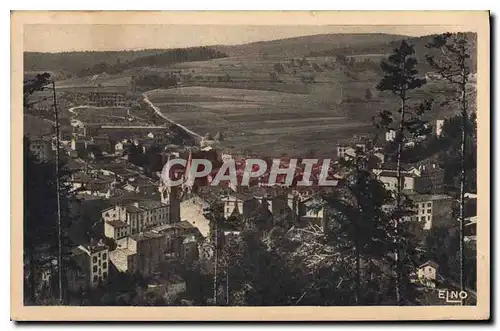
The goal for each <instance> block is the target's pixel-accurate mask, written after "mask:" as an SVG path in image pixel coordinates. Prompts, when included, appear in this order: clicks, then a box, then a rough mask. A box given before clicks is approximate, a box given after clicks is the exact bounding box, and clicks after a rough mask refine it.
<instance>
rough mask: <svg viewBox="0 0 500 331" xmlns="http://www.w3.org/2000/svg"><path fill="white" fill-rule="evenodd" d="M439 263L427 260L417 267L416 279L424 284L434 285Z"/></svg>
mask: <svg viewBox="0 0 500 331" xmlns="http://www.w3.org/2000/svg"><path fill="white" fill-rule="evenodd" d="M438 269H439V265H438V264H437V263H436V262H434V261H431V260H429V261H427V262H425V263H423V264H421V265H420V266H419V267H418V268H417V277H418V280H419V281H420V282H421V283H422V284H423V285H425V286H429V287H435V286H436V279H437V275H438Z"/></svg>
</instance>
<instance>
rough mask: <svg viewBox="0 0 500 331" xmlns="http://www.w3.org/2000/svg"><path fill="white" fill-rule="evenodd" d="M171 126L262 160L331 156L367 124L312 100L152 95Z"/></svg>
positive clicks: (266, 94)
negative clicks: (217, 138)
mask: <svg viewBox="0 0 500 331" xmlns="http://www.w3.org/2000/svg"><path fill="white" fill-rule="evenodd" d="M149 99H150V100H151V102H152V103H154V104H155V105H156V106H157V107H159V108H160V110H161V111H162V113H163V114H164V115H165V116H167V117H168V118H170V119H171V120H173V121H175V122H177V123H179V124H182V125H184V126H186V127H188V128H189V129H191V130H193V131H194V132H196V133H198V134H200V135H205V133H207V132H208V133H210V134H211V135H215V134H216V133H217V132H219V131H220V132H222V133H223V135H224V137H225V143H224V144H225V145H226V146H227V147H231V148H235V149H240V150H245V151H248V152H255V153H260V154H263V155H271V156H272V155H276V154H278V155H281V154H282V153H286V154H288V155H297V156H299V155H303V154H304V153H308V152H310V151H316V152H318V153H321V154H329V153H333V151H334V150H335V142H336V141H340V140H343V139H347V138H350V137H352V135H353V134H354V133H366V132H367V131H369V130H371V124H370V123H369V122H366V121H356V120H347V118H346V117H345V115H344V114H343V111H342V109H341V107H340V106H339V105H338V104H337V103H336V101H335V98H333V101H330V102H329V101H328V100H326V99H324V100H322V99H321V98H318V97H317V96H316V95H310V94H292V93H283V92H275V91H259V90H245V89H229V88H210V87H183V88H176V89H169V90H160V91H155V92H151V93H150V94H149Z"/></svg>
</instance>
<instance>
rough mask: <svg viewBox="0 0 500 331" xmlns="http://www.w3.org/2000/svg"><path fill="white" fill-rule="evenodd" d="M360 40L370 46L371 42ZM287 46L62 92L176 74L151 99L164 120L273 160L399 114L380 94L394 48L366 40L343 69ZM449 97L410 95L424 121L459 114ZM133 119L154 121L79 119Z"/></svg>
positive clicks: (326, 146)
mask: <svg viewBox="0 0 500 331" xmlns="http://www.w3.org/2000/svg"><path fill="white" fill-rule="evenodd" d="M355 37H356V38H361V37H363V36H355ZM382 37H383V38H386V37H387V36H385V37H384V36H380V38H382ZM321 38H325V37H321ZM321 38H320V39H321ZM391 38H392V37H391ZM362 39H363V40H364V41H363V43H361V44H362V45H365V42H367V40H365V39H364V37H363V38H362ZM389 39H390V38H389ZM314 40H315V38H313V39H312V41H311V42H313V41H314ZM321 40H322V39H321ZM384 40H385V39H384ZM391 40H392V39H391ZM391 40H387V41H386V42H392V41H391ZM290 42H292V44H291V45H288V44H287V43H285V44H286V45H288V46H286V47H288V48H290V47H291V48H290V49H291V50H300V52H295V51H290V52H288V51H287V52H284V51H282V47H281V46H279V45H281V44H279V43H278V44H279V45H278V44H277V45H274V43H271V44H270V45H272V47H274V48H273V49H274V51H272V52H271V51H269V52H267V51H266V52H261V51H252V52H247V51H241V52H239V51H238V52H236V51H235V52H228V54H230V56H229V57H227V58H219V59H213V60H209V61H196V62H184V63H176V64H172V65H169V66H143V67H136V68H131V69H127V70H125V71H124V72H122V73H120V74H115V75H109V74H106V73H103V74H101V75H94V76H89V77H85V78H73V79H70V80H66V81H61V82H60V86H80V85H85V84H90V85H99V84H100V85H101V86H103V87H105V86H118V85H119V86H127V85H128V84H131V80H132V77H133V76H136V77H137V76H148V75H157V76H165V75H176V77H177V78H178V80H179V87H176V88H171V89H167V90H158V91H153V92H150V93H149V99H150V100H151V102H152V103H153V104H155V105H156V106H157V107H159V108H160V110H161V112H162V113H163V114H164V115H165V116H166V117H168V118H169V119H170V120H173V121H175V122H177V123H179V124H181V125H183V126H185V127H187V128H188V129H190V130H192V131H194V132H196V133H197V134H199V135H202V136H203V135H205V134H206V133H210V134H211V135H212V136H213V135H215V134H216V133H217V132H219V131H220V132H222V133H223V135H224V136H225V138H226V139H225V141H224V142H223V144H222V145H223V147H230V148H232V149H236V150H242V151H246V152H255V153H259V154H264V155H270V156H273V155H276V154H283V153H286V154H288V155H297V156H301V155H304V154H307V153H310V152H312V151H314V152H315V153H316V154H317V155H322V156H331V155H333V154H335V149H336V144H337V143H341V142H345V141H347V140H349V139H350V138H352V136H353V135H355V134H369V133H375V131H376V129H375V128H374V126H373V124H372V118H373V116H375V115H377V114H378V113H379V112H380V111H382V110H390V111H394V112H395V111H396V110H397V108H398V104H399V103H398V100H397V99H396V98H395V97H394V96H393V95H391V93H389V92H379V91H377V89H376V85H377V83H378V82H379V81H380V79H381V78H382V75H383V73H382V72H381V69H380V61H381V59H382V58H384V57H386V56H387V52H386V51H387V50H390V49H388V48H387V47H385V48H384V47H382V48H378V47H375V46H376V45H375V46H374V44H372V43H371V42H368V44H366V45H365V46H367V48H366V50H365V51H363V52H359V53H356V52H355V50H356V47H354V48H352V49H350V51H349V52H347V53H346V54H348V56H349V58H350V59H351V60H352V61H351V60H349V62H353V63H346V62H342V61H340V60H339V59H338V58H337V57H336V56H334V55H332V54H333V53H335V52H333V53H331V54H329V53H328V52H326V53H324V52H323V53H321V52H316V53H315V54H313V53H314V52H311V51H309V50H307V49H309V47H305V48H304V47H302V46H300V45H299V44H296V43H297V42H298V41H296V40H292V41H290ZM313 44H314V43H313ZM354 44H355V43H354ZM361 44H360V45H361ZM375 44H377V43H376V42H375ZM339 45H341V46H342V47H345V45H351V44H350V43H347V44H345V43H343V42H342V43H340V44H339ZM362 45H361V46H362ZM261 46H262V45H260V44H256V45H251V47H250V46H249V47H250V48H251V49H253V48H252V47H258V48H259V47H261ZM299 46H300V47H299ZM309 46H310V45H309ZM361 46H359V47H361ZM262 47H263V46H262ZM266 47H267V46H266ZM266 47H264V48H265V49H266V50H269V49H267V48H266ZM283 47H284V46H283ZM286 47H285V48H286ZM297 47H298V48H297ZM318 47H319V46H318ZM322 47H323V46H322ZM339 47H340V46H339ZM288 48H287V49H288ZM242 49H243V48H242ZM259 49H260V48H259ZM377 50H379V51H380V52H379V53H377ZM421 62H422V60H421ZM420 70H421V72H420V74H421V75H422V76H423V75H424V74H425V73H426V71H427V69H425V66H421V68H420ZM145 89H146V88H144V90H140V92H144V91H145ZM452 93H453V91H450V88H449V86H448V85H447V84H445V83H443V82H441V81H436V80H433V81H429V82H428V84H427V85H426V86H425V87H424V88H422V89H419V90H416V91H412V93H411V96H412V99H411V102H412V103H415V104H417V103H419V102H421V101H423V100H428V99H434V101H435V107H434V109H433V111H432V112H431V113H429V114H428V115H426V117H427V119H429V120H431V121H433V120H435V119H443V118H446V117H450V116H453V115H454V114H456V113H457V108H456V106H453V105H441V104H440V103H441V101H443V100H444V99H445V98H447V97H448V96H450V95H451V94H452ZM472 99H474V97H473V98H472ZM471 103H472V104H473V102H471ZM473 106H474V105H473ZM473 106H472V107H473ZM129 115H131V116H132V117H133V118H134V121H138V122H143V121H149V117H148V116H149V115H150V114H149V115H148V114H147V113H146V112H145V110H143V109H140V110H131V111H130V112H129V113H128V114H124V113H121V112H120V111H118V112H114V111H111V110H110V111H104V112H103V110H102V109H95V110H90V111H85V113H83V112H80V113H79V116H78V118H81V119H85V118H87V119H88V120H89V121H92V120H93V121H99V122H101V121H106V122H110V123H122V122H126V121H129ZM379 133H380V132H379Z"/></svg>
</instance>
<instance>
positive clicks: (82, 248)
mask: <svg viewBox="0 0 500 331" xmlns="http://www.w3.org/2000/svg"><path fill="white" fill-rule="evenodd" d="M82 98H83V99H82ZM85 98H86V99H85ZM81 100H86V103H90V104H91V105H92V106H93V107H117V108H120V107H123V106H124V105H125V104H126V103H128V104H130V103H131V102H132V101H127V100H126V99H125V96H124V95H123V94H119V93H115V92H113V93H107V92H106V93H105V92H102V91H101V92H99V93H97V92H91V93H89V94H88V96H86V97H85V95H84V96H83V97H82V94H78V98H75V101H76V102H78V101H81ZM74 108H75V107H73V108H72V109H74ZM96 109H97V111H98V110H99V108H96ZM75 118H79V120H72V121H71V127H72V132H71V134H66V136H65V137H66V138H64V137H63V139H62V146H61V150H60V154H62V157H63V159H64V160H65V162H66V166H67V169H68V170H69V172H70V175H69V177H68V182H67V183H66V184H67V185H69V186H70V187H71V190H73V192H75V194H76V196H77V197H78V199H79V200H81V201H83V203H87V202H92V201H106V203H105V204H97V205H99V206H103V205H106V207H105V208H102V209H100V210H93V213H92V214H93V217H95V219H93V220H92V223H93V224H92V231H91V232H90V233H87V234H88V236H86V237H85V239H81V238H78V239H76V240H74V242H73V243H72V246H73V248H72V249H71V255H70V260H71V261H72V263H74V264H75V265H76V266H77V268H72V269H70V270H68V272H67V273H66V275H65V276H66V278H67V279H66V281H67V283H68V290H69V291H70V292H72V293H81V292H82V291H84V290H89V291H105V288H106V287H107V286H109V284H111V283H113V282H114V281H115V280H116V279H117V278H119V277H123V275H130V276H139V277H140V278H141V279H142V280H143V281H145V282H146V284H147V291H151V292H153V293H155V295H157V296H159V297H160V298H163V299H164V301H163V302H164V303H165V302H166V303H168V304H193V302H195V301H196V299H195V298H194V297H195V296H196V295H195V294H193V293H198V294H199V293H205V292H207V291H208V292H209V291H210V290H208V289H209V288H210V286H211V281H210V277H212V276H213V274H214V268H216V265H217V263H218V261H217V251H218V250H220V249H222V247H223V246H224V243H226V242H228V241H230V240H231V238H234V237H233V236H236V237H237V236H238V235H239V233H240V231H241V227H242V224H243V222H242V221H243V220H248V219H252V220H254V222H255V223H256V224H257V226H258V228H259V229H262V230H267V231H269V230H271V229H272V228H273V227H276V226H278V227H281V228H283V229H285V230H289V229H291V228H304V227H307V226H310V225H315V226H318V227H319V228H322V227H325V226H326V222H325V218H326V217H327V216H326V211H324V209H323V208H322V207H320V208H318V206H321V194H320V193H322V192H324V191H325V190H335V189H336V188H337V187H341V186H342V185H344V183H343V181H344V179H343V172H342V167H341V166H340V163H341V162H342V161H341V160H347V159H349V158H356V155H357V154H358V153H365V152H368V151H370V152H371V158H370V164H369V169H370V171H371V172H372V173H373V174H375V175H376V177H377V178H378V180H380V181H381V182H382V183H383V184H384V186H385V188H386V189H387V190H395V189H396V187H397V171H396V165H395V163H394V162H391V161H389V160H388V157H387V156H386V155H385V154H384V151H385V150H386V148H385V146H384V145H383V144H390V143H391V142H393V141H394V140H395V139H396V132H395V131H394V130H391V131H388V132H386V133H385V136H384V139H383V140H382V144H379V145H375V143H374V142H373V140H372V139H370V138H369V137H368V136H359V135H356V136H354V137H353V138H352V139H351V142H350V143H341V144H338V145H337V146H336V149H335V150H332V153H334V155H333V157H332V158H331V161H330V160H328V163H330V164H329V170H328V178H329V179H330V180H331V182H332V183H334V185H333V186H330V187H323V186H321V185H318V177H320V173H321V169H322V166H321V163H319V164H315V165H312V166H311V168H310V169H309V170H308V171H309V172H310V179H311V181H312V185H311V186H304V187H300V186H297V185H296V184H297V182H298V181H300V180H301V179H302V177H303V176H304V171H305V168H304V166H300V165H299V166H298V167H297V168H296V170H295V172H294V174H292V176H293V180H291V181H290V182H291V184H290V182H288V184H287V183H286V177H287V176H286V174H280V175H278V177H277V180H276V183H275V184H274V185H269V184H268V182H267V180H268V179H269V171H267V172H265V173H263V174H262V176H260V177H259V178H252V179H251V180H250V182H249V183H248V179H247V183H246V185H241V184H242V177H243V169H244V167H245V164H246V160H248V159H253V158H256V157H257V155H255V154H252V155H240V154H236V153H235V152H234V151H231V150H230V149H228V148H227V147H223V144H222V142H223V140H224V133H223V132H217V134H216V135H215V136H214V137H212V136H211V135H210V134H209V133H207V134H206V135H205V136H203V137H201V139H199V137H192V136H190V135H189V133H186V132H183V130H182V129H179V128H178V127H176V126H175V124H171V123H168V122H167V121H164V124H163V125H159V124H158V123H161V122H162V120H163V119H161V118H157V119H156V120H155V121H156V123H155V125H154V126H153V125H151V124H148V123H147V122H146V124H144V123H142V124H140V125H137V124H134V125H133V127H130V128H129V129H130V131H127V128H128V127H127V123H125V124H123V123H118V124H116V123H115V124H114V125H110V124H109V123H107V122H106V123H97V124H96V123H95V122H91V123H86V122H85V121H84V117H78V116H75ZM444 122H445V119H439V120H436V121H435V122H434V123H433V124H432V131H431V132H430V133H429V134H428V135H430V136H432V137H434V138H435V139H439V137H440V135H441V131H442V127H443V124H444ZM426 139H428V137H427V136H426V135H423V136H420V137H417V138H416V139H415V140H412V141H407V142H406V147H408V148H416V147H417V146H418V144H419V143H421V142H422V141H425V140H426ZM29 150H30V151H31V152H32V153H33V154H34V155H36V157H37V158H38V159H39V160H42V161H43V160H45V161H47V160H52V159H53V158H54V155H55V153H54V152H55V144H54V139H53V137H49V138H47V137H36V136H30V137H29ZM174 158H177V159H179V158H180V159H184V160H186V166H185V167H177V168H175V167H174V168H172V169H171V171H172V173H173V176H174V177H175V178H177V179H179V180H180V181H181V185H178V186H168V185H165V183H163V181H162V179H161V172H162V169H163V166H164V165H165V164H166V163H167V162H168V160H170V159H174ZM193 159H205V160H209V161H210V162H211V164H213V165H215V168H214V170H213V171H211V172H210V173H209V174H207V175H206V176H204V177H203V178H196V179H195V180H188V177H189V169H190V165H191V162H192V160H193ZM262 159H264V160H265V158H262ZM281 159H282V164H281V167H284V168H286V167H287V165H288V161H289V160H290V158H289V157H281ZM229 160H231V161H233V162H234V164H235V166H236V172H237V178H238V181H237V185H234V182H232V181H222V182H220V183H219V184H218V185H217V186H213V185H212V186H210V185H208V183H210V182H212V181H213V178H214V176H215V175H216V170H217V169H218V168H220V166H221V165H223V164H224V163H225V162H227V161H229ZM268 163H269V165H270V163H272V161H271V160H269V162H268ZM402 174H403V177H404V181H403V182H404V192H405V193H406V194H408V195H409V196H411V199H412V200H413V201H414V203H415V207H414V213H413V215H411V216H409V217H408V220H409V221H410V222H415V223H419V222H420V223H421V224H423V231H424V233H421V234H419V236H421V237H422V238H424V237H425V232H429V231H431V230H432V229H434V228H436V227H439V228H443V227H444V228H447V229H450V231H457V219H456V216H454V213H453V212H452V209H453V206H454V205H456V202H455V200H454V199H453V198H452V197H451V196H449V195H447V194H445V191H444V170H443V169H441V168H440V167H439V165H438V164H437V162H435V161H432V160H431V161H429V160H426V161H424V162H419V163H414V164H404V165H402ZM475 199H476V197H475V194H472V193H470V194H468V195H467V203H468V204H475ZM214 206H217V208H220V210H221V211H222V218H223V219H224V222H222V223H220V224H218V226H219V228H217V230H216V231H218V233H219V234H221V235H220V236H219V235H218V234H216V235H214V233H213V231H214V220H213V219H211V218H210V215H208V210H210V209H211V208H214ZM390 207H391V206H387V208H390ZM96 215H98V216H96ZM475 226H476V217H475V214H474V212H472V214H470V215H469V216H468V218H467V224H466V229H467V237H466V238H467V241H470V242H474V241H475ZM80 235H82V233H80ZM76 237H78V236H76ZM41 254H43V252H42V253H41ZM195 265H196V266H197V270H201V275H203V276H204V277H205V278H203V277H189V276H186V275H190V273H189V271H190V270H193V268H194V266H195ZM56 269H57V267H56V266H55V262H54V261H51V260H50V261H47V263H46V264H44V267H43V268H41V269H40V270H37V271H36V272H37V274H36V278H37V279H38V280H39V281H38V282H37V284H38V286H39V287H40V288H44V287H46V288H49V287H50V282H51V278H53V273H54V272H55V271H56ZM191 274H192V273H191ZM198 276H199V275H198ZM415 279H416V281H418V282H421V283H422V285H423V286H425V287H429V288H431V289H432V288H434V287H436V284H438V283H440V282H442V281H443V278H442V276H440V274H439V265H438V264H437V263H436V262H435V261H432V260H429V261H421V265H419V266H418V268H416V270H415ZM206 283H208V284H206ZM447 284H448V286H449V283H447ZM204 287H205V288H206V289H205V290H200V288H204ZM189 293H191V294H189ZM165 300H166V301H165ZM209 300H212V299H209ZM161 301H162V300H160V302H161ZM210 303H211V301H206V302H201V303H200V302H198V304H210ZM212 304H213V302H212Z"/></svg>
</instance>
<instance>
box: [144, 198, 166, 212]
mask: <svg viewBox="0 0 500 331" xmlns="http://www.w3.org/2000/svg"><path fill="white" fill-rule="evenodd" d="M166 206H167V205H166V204H163V203H161V202H160V201H155V200H142V201H139V208H142V209H146V210H151V209H157V208H162V207H166Z"/></svg>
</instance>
